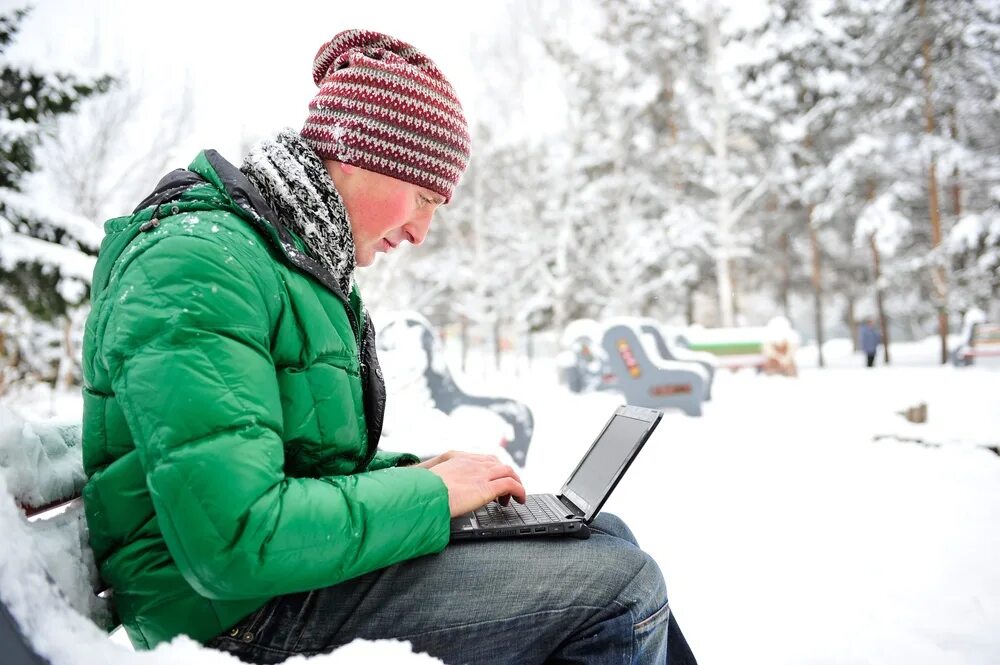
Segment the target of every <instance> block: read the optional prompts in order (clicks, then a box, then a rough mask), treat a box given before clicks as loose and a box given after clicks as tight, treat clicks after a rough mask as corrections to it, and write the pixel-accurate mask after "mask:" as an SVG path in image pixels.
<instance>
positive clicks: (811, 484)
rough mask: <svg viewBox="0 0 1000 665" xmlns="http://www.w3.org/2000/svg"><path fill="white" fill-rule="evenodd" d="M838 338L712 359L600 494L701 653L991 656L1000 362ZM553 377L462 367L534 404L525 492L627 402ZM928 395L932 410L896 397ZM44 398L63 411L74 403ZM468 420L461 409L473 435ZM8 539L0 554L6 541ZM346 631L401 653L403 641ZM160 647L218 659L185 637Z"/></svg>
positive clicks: (539, 486) (33, 407)
mask: <svg viewBox="0 0 1000 665" xmlns="http://www.w3.org/2000/svg"><path fill="white" fill-rule="evenodd" d="M845 346H849V345H846V344H844V343H843V342H842V341H841V340H834V341H833V342H831V343H828V344H827V346H826V347H824V348H825V350H826V360H827V362H828V364H829V365H830V368H829V369H826V370H819V369H816V368H813V367H811V366H810V365H811V364H813V363H812V361H811V360H810V359H811V358H815V350H814V349H812V350H810V349H808V348H807V349H803V350H801V351H800V352H799V361H800V366H801V367H802V371H801V375H800V376H799V377H798V378H796V379H789V378H784V377H766V376H761V375H756V374H754V373H751V372H748V371H742V372H738V373H730V372H720V373H718V374H717V378H716V386H715V388H714V390H713V396H714V397H713V400H712V402H710V403H708V404H707V405H706V407H705V414H704V416H703V417H700V418H689V417H686V416H684V415H682V414H680V413H668V414H667V415H666V416H665V417H664V419H663V421H662V422H661V424H660V426H659V428H658V429H657V431H656V432H655V434H654V435H653V437H652V438H651V439H650V440H649V442H648V443H647V444H646V447H645V449H644V450H643V452H642V454H641V455H640V457H639V459H638V461H637V462H636V464H635V465H633V467H632V469H631V470H630V471H629V473H628V475H627V476H626V477H625V479H624V480H623V481H622V483H621V484H620V485H619V487H618V489H617V490H616V492H615V494H614V495H613V496H612V498H611V500H610V501H609V502H608V505H607V507H606V510H609V511H612V512H615V513H617V514H619V515H620V516H622V517H623V518H625V519H626V521H628V523H629V524H630V525H631V526H632V528H633V530H634V531H635V533H636V535H637V537H638V539H639V542H640V543H641V544H642V545H643V546H644V547H645V548H646V549H648V550H649V551H650V552H651V553H652V554H653V555H654V556H655V558H656V559H657V561H658V562H659V563H660V566H661V568H662V569H663V572H664V575H665V576H666V579H667V584H668V589H669V591H670V595H671V603H672V606H673V608H674V610H675V612H676V615H677V617H678V619H679V621H680V624H681V626H682V627H683V629H684V632H685V633H686V634H687V636H688V639H689V641H690V643H691V646H692V648H693V649H694V651H695V653H696V655H697V657H698V659H699V662H700V663H702V664H703V665H728V664H731V663H742V664H753V663H760V664H762V665H763V664H767V665H777V664H783V663H787V664H790V665H791V664H796V665H801V664H816V665H820V664H828V663H829V664H833V663H836V664H838V665H844V664H852V663H857V664H858V665H861V664H866V665H874V664H886V665H889V664H895V663H907V664H908V665H944V664H951V663H955V664H958V663H961V664H963V665H987V664H990V665H992V664H995V663H997V662H1000V566H997V563H996V561H997V557H998V556H1000V456H997V455H996V454H994V453H993V452H991V451H989V450H988V449H987V448H986V447H988V446H1000V408H998V407H1000V363H996V364H994V365H992V366H990V365H986V366H976V367H971V368H962V369H956V368H953V367H951V366H937V365H936V364H935V357H936V353H937V351H936V349H937V346H936V341H935V340H926V341H924V342H920V343H916V344H904V345H894V347H893V349H892V350H893V353H894V365H893V366H891V367H876V368H875V369H872V370H867V369H864V368H863V367H862V365H863V359H861V358H860V356H858V355H855V354H852V353H850V351H849V350H848V349H846V348H845ZM555 376H556V373H555V369H554V364H553V363H551V362H535V363H533V365H532V366H531V368H530V369H527V368H524V367H522V369H521V371H520V373H519V375H518V376H513V375H496V374H490V373H488V372H484V371H480V372H477V371H470V374H469V375H468V376H467V377H465V379H464V380H463V381H462V384H463V386H464V387H465V388H466V389H467V390H470V391H472V392H481V393H490V394H507V395H511V396H517V397H518V398H519V399H521V400H523V401H525V402H526V403H527V404H528V405H529V406H530V407H531V409H532V410H533V412H534V417H535V426H536V429H535V435H534V439H533V443H532V446H531V451H530V453H529V456H528V466H527V468H526V469H524V471H523V473H522V474H521V475H522V478H523V479H524V480H525V482H526V484H527V485H528V489H529V491H539V492H543V491H555V490H558V489H559V487H560V486H561V484H562V481H563V480H564V479H565V478H566V476H567V475H568V474H569V472H570V470H571V469H572V467H573V466H574V465H575V463H576V462H577V461H578V459H579V457H580V455H581V454H582V453H583V451H584V450H585V449H586V447H587V446H588V445H589V444H590V443H591V441H592V440H593V437H594V435H595V434H596V433H597V431H599V429H600V427H601V426H602V425H603V423H604V422H605V420H606V419H607V418H608V416H609V415H610V413H611V411H612V410H613V409H614V407H615V406H617V405H618V404H619V403H620V402H621V399H620V398H619V397H618V396H616V395H615V394H613V393H591V394H584V395H575V394H572V393H570V392H568V391H566V390H565V389H564V388H562V387H561V386H559V385H557V383H556V380H555ZM46 400H48V403H49V406H46V405H45V404H44V402H46ZM40 401H41V402H43V403H42V404H41V405H40V406H39V402H40ZM920 402H924V403H926V404H927V414H928V418H927V422H926V423H925V424H913V423H909V422H907V421H906V420H905V419H904V418H903V417H902V416H901V415H899V414H898V412H900V411H903V410H905V409H906V408H907V407H911V406H914V405H916V404H917V403H920ZM52 403H53V402H52V400H51V399H50V398H47V396H45V395H43V394H42V393H40V392H36V393H35V394H33V395H32V394H30V393H29V394H27V395H26V396H25V397H22V398H21V399H18V400H15V401H8V406H11V407H12V408H14V409H17V410H20V411H21V412H25V411H27V412H29V413H30V414H34V415H35V416H36V417H44V416H45V415H47V413H48V411H46V409H51V404H52ZM54 403H55V404H56V406H57V409H58V411H57V412H58V413H59V415H60V417H61V418H63V419H65V418H66V417H72V416H74V411H73V409H77V410H78V408H79V406H78V403H77V402H74V401H73V399H72V398H67V397H65V396H61V397H59V398H58V399H57V400H55V402H54ZM74 405H75V406H74ZM75 415H76V417H78V412H77V413H76V414H75ZM427 422H434V421H433V420H427ZM475 422H476V421H475V419H474V418H473V419H467V420H466V421H465V423H464V424H463V425H462V426H461V427H462V428H463V432H464V433H465V434H466V435H467V437H468V439H469V441H470V442H476V440H477V438H481V437H477V430H476V426H475ZM453 434H454V433H453ZM421 435H422V433H420V432H413V433H411V436H421ZM9 547H10V545H9V544H8V541H6V540H5V541H3V542H0V563H2V562H3V561H4V560H8V561H10V560H16V558H17V555H16V553H12V552H10V551H5V552H4V551H2V550H3V549H4V548H9ZM2 568H3V566H2V565H0V572H2ZM0 579H3V580H4V581H5V582H4V583H5V584H7V583H8V581H9V579H10V578H9V577H5V576H2V575H0ZM9 591H10V590H9V589H7V588H4V589H3V592H4V596H5V597H6V596H7V594H8V592H9ZM351 648H353V649H356V650H357V651H355V652H354V653H357V654H361V653H365V654H369V655H371V656H373V657H374V658H375V659H378V657H379V656H380V655H384V656H385V657H386V658H389V659H391V660H393V661H394V662H404V661H405V662H409V661H406V659H405V655H404V653H405V652H406V649H405V647H404V646H403V645H383V644H356V645H354V646H352V647H351ZM167 649H168V650H169V649H177V650H178V651H177V652H176V653H175V654H174V655H177V656H180V655H181V654H183V658H184V659H185V660H186V661H188V662H201V660H204V661H205V662H208V661H211V662H223V661H222V660H221V659H216V658H214V657H213V656H215V655H216V654H211V655H209V654H205V655H204V656H202V658H201V659H199V658H198V657H197V656H195V654H194V651H195V650H196V647H195V646H194V645H192V644H191V643H190V642H184V643H182V644H179V645H172V646H170V647H167ZM158 653H160V655H161V656H163V655H164V654H163V652H162V651H161V652H158ZM342 655H345V654H342ZM358 657H360V655H359V656H358ZM80 658H81V660H80V661H79V662H81V663H83V662H90V661H87V660H86V656H84V655H83V654H81V656H80ZM167 660H169V659H168V658H164V662H166V661H167ZM349 660H350V659H349V658H345V659H344V660H343V661H339V660H338V662H349ZM63 662H65V663H67V665H68V664H69V662H70V661H60V662H59V663H57V664H56V665H62V663H63ZM143 662H154V661H152V660H149V661H143ZM156 662H159V661H158V660H157V661H156ZM227 662H228V661H227ZM326 662H330V661H326ZM424 662H426V661H424Z"/></svg>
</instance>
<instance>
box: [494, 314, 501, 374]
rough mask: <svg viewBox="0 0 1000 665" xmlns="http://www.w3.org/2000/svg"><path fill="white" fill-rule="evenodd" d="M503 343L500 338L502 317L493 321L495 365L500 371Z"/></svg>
mask: <svg viewBox="0 0 1000 665" xmlns="http://www.w3.org/2000/svg"><path fill="white" fill-rule="evenodd" d="M502 346H503V344H502V342H501V340H500V318H499V317H497V318H496V319H495V320H494V321H493V365H494V367H496V370H497V371H498V372H499V371H500V354H501V353H502V352H503V348H502Z"/></svg>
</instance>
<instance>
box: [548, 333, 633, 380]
mask: <svg viewBox="0 0 1000 665" xmlns="http://www.w3.org/2000/svg"><path fill="white" fill-rule="evenodd" d="M603 331H604V329H603V327H602V326H601V324H599V323H598V322H597V321H594V320H593V319H575V320H573V321H570V322H569V323H568V324H567V325H566V329H565V330H564V331H563V334H562V337H561V339H560V342H559V346H560V349H561V351H560V352H559V356H558V357H557V359H556V361H557V364H558V366H559V381H560V383H562V384H563V385H565V386H566V388H568V389H569V390H570V392H574V393H584V392H590V391H592V390H614V389H615V384H616V383H617V381H618V378H617V377H616V376H615V374H614V372H612V371H611V368H610V366H609V365H608V358H607V355H606V354H605V353H604V350H603V349H602V348H601V335H602V334H603Z"/></svg>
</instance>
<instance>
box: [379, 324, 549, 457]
mask: <svg viewBox="0 0 1000 665" xmlns="http://www.w3.org/2000/svg"><path fill="white" fill-rule="evenodd" d="M383 319H384V321H383ZM379 323H380V328H379V333H378V336H377V340H376V344H377V347H378V351H379V359H380V362H381V364H382V372H383V375H384V377H385V383H386V392H387V394H388V397H389V408H392V405H393V404H396V403H397V401H396V400H409V401H414V400H419V399H422V398H425V399H427V400H428V401H429V405H428V406H429V407H431V408H434V409H437V410H439V411H441V412H443V413H445V414H453V413H454V412H455V411H456V410H457V409H459V408H462V407H476V408H482V409H486V410H487V411H489V412H491V413H493V414H495V415H496V416H498V417H499V418H500V419H501V420H502V421H503V422H504V423H506V426H507V429H508V432H509V435H505V436H503V437H502V438H501V440H500V441H499V442H498V443H499V446H500V447H501V448H502V449H503V450H505V451H506V453H507V454H508V455H510V457H511V459H513V460H514V462H515V463H516V464H517V465H518V466H521V467H523V466H524V465H525V462H526V460H527V457H528V448H529V447H530V445H531V437H532V434H533V432H534V427H535V426H534V418H533V416H532V414H531V409H529V408H528V406H527V405H526V404H524V403H523V402H519V401H517V400H515V399H511V398H508V397H491V396H484V395H472V394H470V393H467V392H465V391H464V390H462V388H461V387H460V386H459V385H458V383H457V382H456V381H455V378H454V377H453V375H452V373H451V370H450V369H449V368H448V363H447V361H446V360H445V354H444V349H443V345H442V344H441V341H440V338H439V336H438V334H437V331H436V330H435V329H434V327H433V326H432V325H431V324H430V322H429V321H427V319H426V318H424V317H423V316H422V315H420V314H419V313H417V312H392V313H385V314H383V315H381V316H380V317H379ZM390 441H391V435H390ZM389 445H390V447H391V445H392V444H391V443H390V444H389ZM436 452H444V451H443V450H440V451H436Z"/></svg>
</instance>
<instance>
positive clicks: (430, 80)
mask: <svg viewBox="0 0 1000 665" xmlns="http://www.w3.org/2000/svg"><path fill="white" fill-rule="evenodd" d="M313 80H314V81H315V82H316V85H317V86H319V93H318V94H317V95H316V96H315V97H314V98H313V100H312V101H311V102H310V103H309V117H308V118H307V119H306V124H305V126H304V127H303V128H302V132H301V133H302V137H303V138H304V139H305V140H306V141H307V142H308V143H309V144H310V145H311V146H312V148H313V150H315V151H316V153H317V154H318V155H319V156H320V157H321V158H322V159H329V160H335V161H338V162H344V163H346V164H353V165H355V166H359V167H361V168H363V169H366V170H369V171H376V172H378V173H382V174H384V175H387V176H390V177H393V178H396V179H398V180H403V181H406V182H410V183H413V184H416V185H420V186H421V187H426V188H428V189H430V190H432V191H434V192H437V193H438V194H440V195H441V196H443V197H445V199H446V200H448V201H450V200H451V195H452V192H453V191H454V190H455V187H456V186H457V185H458V182H459V180H460V179H461V178H462V174H463V173H464V172H465V167H466V166H467V165H468V163H469V149H470V140H469V127H468V124H467V123H466V121H465V116H464V115H463V113H462V105H461V103H460V102H459V101H458V97H457V96H456V95H455V90H454V88H452V87H451V84H450V83H448V80H447V79H446V78H445V77H444V74H442V73H441V70H439V69H438V68H437V66H436V65H435V64H434V63H433V62H432V61H431V60H430V58H428V57H427V56H426V55H424V54H423V53H421V52H420V51H418V50H417V49H416V48H414V47H413V46H411V45H410V44H407V43H406V42H403V41H400V40H398V39H396V38H394V37H390V36H389V35H384V34H381V33H378V32H372V31H370V30H346V31H344V32H341V33H340V34H338V35H337V36H336V37H334V38H333V39H331V40H330V41H329V42H327V43H326V44H324V45H323V46H322V47H321V48H320V49H319V52H318V53H317V54H316V58H315V60H314V61H313Z"/></svg>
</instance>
